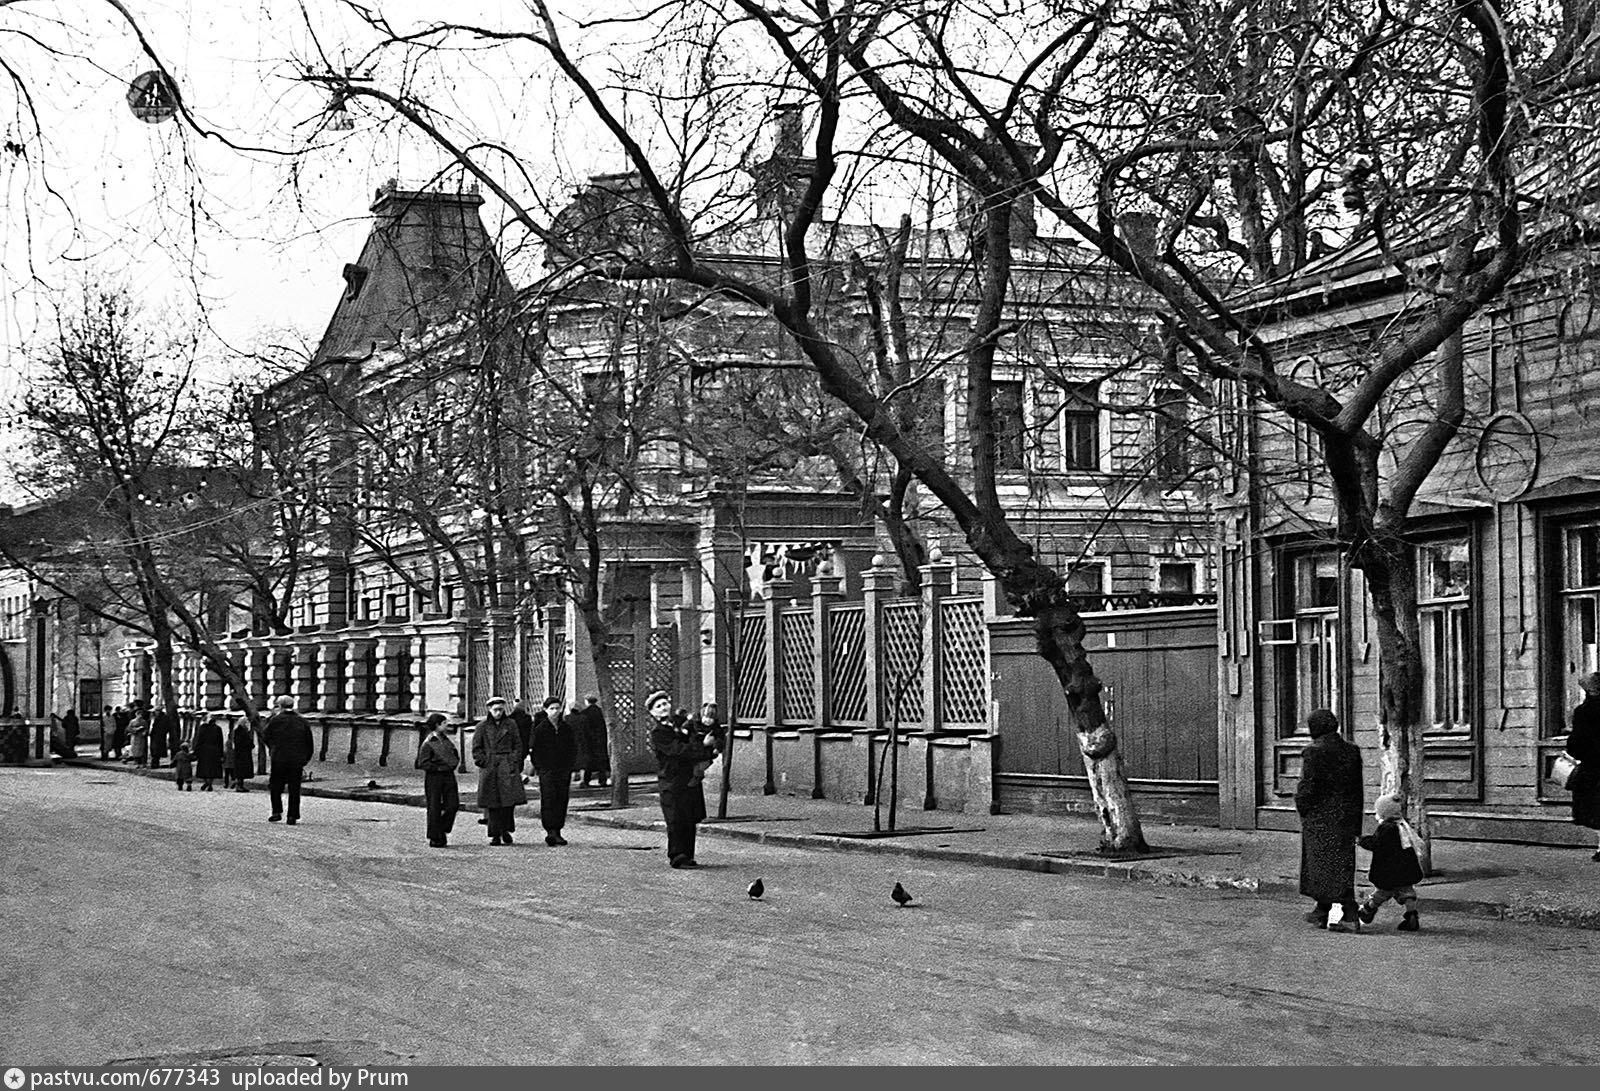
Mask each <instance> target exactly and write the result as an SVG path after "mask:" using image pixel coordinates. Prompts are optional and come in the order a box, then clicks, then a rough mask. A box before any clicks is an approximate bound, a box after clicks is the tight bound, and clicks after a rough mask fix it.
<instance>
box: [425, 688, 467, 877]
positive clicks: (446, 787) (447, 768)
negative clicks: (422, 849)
mask: <svg viewBox="0 0 1600 1091" xmlns="http://www.w3.org/2000/svg"><path fill="white" fill-rule="evenodd" d="M415 764H416V767H417V768H418V769H421V770H422V797H423V800H424V801H425V802H426V804H427V809H428V844H429V845H432V846H433V847H434V848H436V849H442V848H444V847H445V845H447V844H448V843H449V837H450V831H451V830H452V829H453V828H455V824H456V812H457V811H459V810H460V809H461V791H460V789H459V788H458V787H457V785H456V770H457V769H458V768H460V766H461V752H460V751H459V750H457V749H456V744H455V743H453V742H451V741H450V732H449V729H448V727H447V726H446V723H445V714H444V713H442V712H435V713H433V714H432V715H430V716H429V717H428V734H427V737H426V738H424V739H423V740H422V745H421V746H419V747H417V760H416V763H415Z"/></svg>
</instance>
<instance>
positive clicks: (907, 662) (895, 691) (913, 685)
mask: <svg viewBox="0 0 1600 1091" xmlns="http://www.w3.org/2000/svg"><path fill="white" fill-rule="evenodd" d="M879 631H880V632H881V633H882V637H881V639H882V640H883V656H882V660H881V661H882V663H883V678H882V680H881V684H882V686H883V690H882V693H883V705H882V707H883V712H884V719H885V720H889V719H893V718H895V717H896V716H898V717H899V722H900V723H902V724H919V723H921V722H922V671H923V666H922V602H921V600H915V601H912V602H891V603H888V604H887V605H885V606H884V607H883V612H882V615H881V624H880V626H879Z"/></svg>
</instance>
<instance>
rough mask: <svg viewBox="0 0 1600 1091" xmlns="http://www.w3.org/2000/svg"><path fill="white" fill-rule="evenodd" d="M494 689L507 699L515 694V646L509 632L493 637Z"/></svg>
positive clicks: (510, 698)
mask: <svg viewBox="0 0 1600 1091" xmlns="http://www.w3.org/2000/svg"><path fill="white" fill-rule="evenodd" d="M494 653H495V654H494V691H495V693H498V694H499V695H500V696H502V697H504V698H505V699H506V700H507V701H510V700H512V699H513V698H515V697H516V695H517V646H516V642H515V638H514V637H513V636H512V635H511V634H510V633H504V634H502V635H500V636H498V637H496V638H495V642H494Z"/></svg>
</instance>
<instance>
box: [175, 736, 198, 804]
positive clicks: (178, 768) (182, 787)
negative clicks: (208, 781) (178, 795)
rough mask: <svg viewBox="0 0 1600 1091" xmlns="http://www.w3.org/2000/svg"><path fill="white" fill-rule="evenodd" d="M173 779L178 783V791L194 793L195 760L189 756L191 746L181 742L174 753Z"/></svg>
mask: <svg viewBox="0 0 1600 1091" xmlns="http://www.w3.org/2000/svg"><path fill="white" fill-rule="evenodd" d="M172 779H173V780H175V781H177V782H178V791H180V792H192V791H194V785H193V784H191V783H190V781H191V780H193V779H194V759H193V758H192V757H191V756H190V755H189V744H188V743H186V742H181V743H179V744H178V749H176V750H174V751H173V752H172Z"/></svg>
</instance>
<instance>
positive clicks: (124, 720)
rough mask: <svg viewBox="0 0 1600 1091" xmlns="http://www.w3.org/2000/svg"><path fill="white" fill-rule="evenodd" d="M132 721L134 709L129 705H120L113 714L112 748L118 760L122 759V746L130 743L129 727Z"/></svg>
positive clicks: (113, 754)
mask: <svg viewBox="0 0 1600 1091" xmlns="http://www.w3.org/2000/svg"><path fill="white" fill-rule="evenodd" d="M132 723H133V710H132V709H130V708H129V707H128V706H127V705H118V706H117V710H116V711H115V712H113V713H112V714H111V750H112V756H113V757H114V758H116V760H117V761H121V760H122V748H123V747H124V746H127V745H128V728H129V726H130V725H132Z"/></svg>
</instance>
